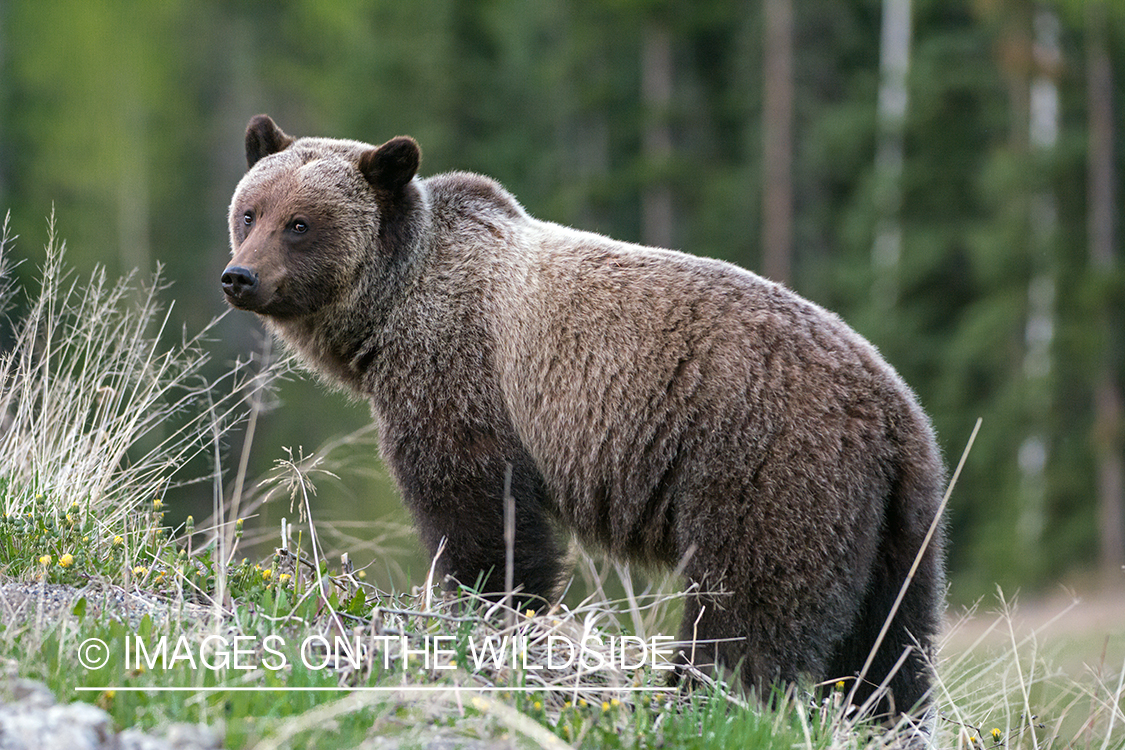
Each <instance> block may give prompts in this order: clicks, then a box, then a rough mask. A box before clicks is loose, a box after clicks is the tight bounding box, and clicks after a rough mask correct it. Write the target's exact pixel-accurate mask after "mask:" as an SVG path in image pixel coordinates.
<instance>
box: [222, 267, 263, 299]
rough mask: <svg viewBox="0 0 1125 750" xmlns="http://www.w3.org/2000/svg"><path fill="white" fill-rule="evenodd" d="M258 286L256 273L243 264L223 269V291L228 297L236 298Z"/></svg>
mask: <svg viewBox="0 0 1125 750" xmlns="http://www.w3.org/2000/svg"><path fill="white" fill-rule="evenodd" d="M257 288H258V274H256V273H254V272H253V271H251V270H250V269H249V268H246V267H244V266H230V267H229V268H227V270H225V271H223V291H224V292H225V293H226V295H227V296H228V297H233V298H235V299H238V298H239V297H245V296H246V295H247V294H251V293H253V292H254V290H255V289H257Z"/></svg>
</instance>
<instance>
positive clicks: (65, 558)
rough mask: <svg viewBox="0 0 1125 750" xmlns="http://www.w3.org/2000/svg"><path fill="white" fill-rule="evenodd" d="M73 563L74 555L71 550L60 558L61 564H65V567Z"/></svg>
mask: <svg viewBox="0 0 1125 750" xmlns="http://www.w3.org/2000/svg"><path fill="white" fill-rule="evenodd" d="M73 564H74V555H72V554H70V553H69V552H67V553H66V554H65V555H63V556H62V557H60V558H59V565H61V566H63V567H64V568H69V567H70V566H71V565H73Z"/></svg>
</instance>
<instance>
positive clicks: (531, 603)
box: [392, 451, 565, 609]
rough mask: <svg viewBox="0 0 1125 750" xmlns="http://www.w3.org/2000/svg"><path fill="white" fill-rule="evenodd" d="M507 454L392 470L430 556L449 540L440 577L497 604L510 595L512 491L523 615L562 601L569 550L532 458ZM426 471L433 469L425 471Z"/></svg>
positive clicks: (515, 569) (515, 572) (515, 567)
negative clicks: (507, 512)
mask: <svg viewBox="0 0 1125 750" xmlns="http://www.w3.org/2000/svg"><path fill="white" fill-rule="evenodd" d="M505 453H506V455H504V454H497V455H491V456H487V457H483V456H481V455H479V454H477V455H473V456H472V460H464V459H462V460H456V459H457V457H452V456H446V457H445V458H446V460H444V461H441V463H440V465H435V462H433V460H432V459H431V461H430V463H429V464H420V463H414V464H412V465H409V466H401V465H399V466H392V469H394V474H395V477H396V479H397V480H398V482H399V486H400V489H401V490H402V493H403V498H404V500H405V502H406V505H407V507H408V508H409V509H410V512H411V514H412V515H413V517H414V520H415V523H416V525H417V528H418V530H419V533H420V535H421V537H422V542H423V543H424V544H425V545H426V548H427V549H428V550H429V552H430V554H431V556H432V555H436V554H437V553H438V547H439V545H440V544H441V541H442V539H444V540H445V546H444V548H442V550H441V554H440V557H438V561H437V569H438V570H439V571H440V572H441V573H442V574H444V575H448V576H451V577H452V578H454V579H455V580H456V581H458V582H459V583H462V584H464V585H467V586H471V587H473V588H475V589H476V590H478V591H479V592H480V593H482V594H485V595H486V596H489V597H490V598H493V599H498V598H499V597H500V596H502V595H503V594H505V593H506V586H505V584H506V568H507V550H508V545H507V544H506V543H505V539H504V497H505V489H507V491H508V493H509V495H510V496H511V498H512V501H513V503H514V507H515V540H514V544H513V546H512V552H513V555H512V558H513V559H512V587H513V590H514V591H515V592H516V593H517V596H516V599H515V602H516V605H517V606H519V607H520V608H521V609H522V608H532V609H540V608H542V607H543V606H544V605H548V604H551V603H553V602H554V600H555V598H556V596H557V594H558V591H559V588H560V585H561V582H562V577H563V558H564V555H565V548H564V547H563V546H562V544H561V543H560V541H559V538H558V536H557V534H556V533H555V529H554V523H553V521H552V518H551V514H550V512H549V505H548V499H547V493H546V488H545V485H544V482H543V479H542V477H541V476H540V474H539V472H538V470H537V469H536V468H535V466H534V464H533V463H532V461H531V459H530V457H528V456H527V455H526V454H522V453H517V454H516V455H512V452H511V451H507V452H505ZM393 463H395V462H392V464H393ZM421 466H428V467H429V468H428V469H427V470H421V471H420V470H419V467H421ZM435 468H436V469H437V470H435Z"/></svg>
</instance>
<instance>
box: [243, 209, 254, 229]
mask: <svg viewBox="0 0 1125 750" xmlns="http://www.w3.org/2000/svg"><path fill="white" fill-rule="evenodd" d="M242 223H243V224H245V225H246V226H250V225H251V224H253V223H254V212H253V211H247V212H246V213H244V214H242Z"/></svg>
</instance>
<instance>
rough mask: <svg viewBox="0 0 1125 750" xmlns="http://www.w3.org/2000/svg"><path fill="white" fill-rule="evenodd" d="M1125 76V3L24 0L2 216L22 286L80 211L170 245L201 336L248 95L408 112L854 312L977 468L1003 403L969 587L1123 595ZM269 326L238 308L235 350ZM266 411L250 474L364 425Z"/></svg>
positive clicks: (637, 223)
mask: <svg viewBox="0 0 1125 750" xmlns="http://www.w3.org/2000/svg"><path fill="white" fill-rule="evenodd" d="M1123 94H1125V3H1122V2H1118V0H1104V1H1102V2H1095V1H1094V0H1091V1H1090V2H1083V1H1082V0H1054V1H1050V2H1047V1H1045V2H1041V3H1036V2H1029V1H1028V0H913V1H912V0H846V1H845V0H816V1H813V0H804V1H802V0H694V1H693V2H672V1H671V0H553V1H548V0H482V1H481V2H466V1H463V0H462V1H460V2H459V1H458V0H412V1H411V2H403V1H401V0H346V1H341V2H327V1H320V2H318V1H315V0H289V1H288V2H257V1H255V0H236V1H232V2H218V0H210V1H207V0H193V1H190V2H189V1H188V0H160V1H158V2H125V1H124V0H110V1H107V2H99V3H92V2H89V0H52V1H51V2H31V1H30V0H15V1H13V0H0V209H3V210H10V211H11V216H12V219H11V222H12V225H13V227H14V231H15V232H16V233H17V234H18V235H19V240H18V241H17V245H16V249H15V251H16V254H17V256H18V257H23V258H26V259H27V262H25V263H23V264H22V265H21V266H20V267H19V269H18V272H19V274H21V275H22V276H23V277H24V280H25V281H32V280H33V279H35V277H36V274H37V273H38V264H39V263H40V262H41V261H42V258H43V254H42V248H43V245H44V244H45V242H46V239H47V232H48V230H47V226H48V221H47V218H48V217H49V216H50V215H51V214H52V212H53V214H54V216H55V217H56V229H57V233H58V235H59V236H60V237H61V238H63V239H65V240H66V242H67V248H68V251H67V258H68V261H69V263H70V264H71V265H73V266H76V267H77V269H79V271H80V273H81V274H82V275H84V274H86V273H88V272H89V271H90V270H92V269H93V268H94V267H95V266H96V265H97V264H103V265H105V266H106V267H108V269H109V271H110V272H111V273H113V274H120V273H125V272H127V271H129V270H130V269H133V268H139V269H140V270H141V272H142V274H151V273H152V272H153V271H154V270H155V269H156V268H157V267H158V265H159V266H162V267H163V269H164V276H165V277H166V278H168V279H170V280H172V281H173V282H174V284H173V285H172V287H171V289H170V290H169V291H167V292H165V298H166V299H167V300H169V301H170V300H173V299H174V300H175V304H174V307H173V310H172V319H173V321H174V322H175V325H173V326H172V327H171V328H172V329H174V330H175V331H177V332H178V330H179V328H180V326H181V325H184V326H186V327H187V329H188V330H189V331H197V330H199V329H200V328H201V327H202V326H203V325H205V324H206V323H207V322H208V321H209V320H210V319H211V318H212V317H213V316H215V315H217V314H219V313H221V312H222V311H223V309H224V303H223V301H222V297H221V293H220V289H219V284H218V277H219V274H220V272H221V270H222V268H223V267H224V265H225V262H226V258H227V253H228V249H227V238H226V212H227V206H228V202H229V199H230V195H231V193H232V192H233V189H234V186H235V184H236V183H237V181H238V179H239V177H240V176H241V174H242V173H243V171H244V170H245V159H244V154H243V145H242V143H243V138H242V135H243V128H244V127H245V124H246V122H247V120H248V119H249V118H250V117H251V116H252V115H254V114H256V113H258V112H268V113H270V114H271V115H273V116H274V118H275V119H276V120H277V121H278V123H279V124H280V125H281V126H282V127H283V128H284V129H285V130H286V131H288V132H289V133H291V134H294V135H325V136H334V137H347V138H355V139H359V140H365V141H368V142H374V143H379V142H382V141H383V140H385V139H387V138H389V137H391V136H394V135H398V134H410V135H413V136H415V137H416V138H417V139H418V141H419V142H420V143H421V145H422V149H423V153H424V156H423V167H422V173H423V174H434V173H437V172H440V171H444V170H449V169H467V170H473V171H479V172H483V173H486V174H489V175H491V176H493V177H495V178H497V179H499V180H500V181H501V182H502V183H503V184H504V185H505V186H507V187H508V188H509V189H510V190H511V191H512V192H513V193H514V194H515V195H516V196H517V197H518V198H519V199H520V200H521V202H522V203H523V204H524V205H525V207H527V208H528V210H529V211H530V212H531V213H532V214H534V215H535V216H538V217H540V218H543V219H549V220H553V221H557V222H560V223H563V224H568V225H573V226H577V227H581V228H584V229H590V230H594V231H598V232H601V233H603V234H607V235H610V236H613V237H616V238H619V239H623V240H629V241H635V242H644V243H648V244H654V245H661V246H668V247H675V248H680V249H684V250H686V251H688V252H692V253H695V254H698V255H705V256H712V257H717V258H723V259H726V260H729V261H732V262H735V263H738V264H740V265H742V266H745V267H747V268H750V269H753V270H756V271H759V272H762V273H764V274H766V275H768V276H770V277H772V278H775V279H778V280H782V281H784V282H786V283H787V284H789V285H790V286H791V287H793V288H794V289H796V290H797V291H798V292H799V293H801V294H802V295H804V296H806V297H809V298H811V299H813V300H814V301H816V302H818V303H820V304H822V305H824V306H826V307H828V308H830V309H832V310H835V311H837V312H839V313H840V314H841V315H842V316H843V317H844V318H845V319H846V320H847V321H849V322H850V323H851V324H852V325H853V326H854V327H855V328H857V329H858V330H859V331H860V332H861V333H862V334H864V335H865V336H867V337H868V338H870V339H871V341H872V342H874V343H875V344H876V345H877V346H878V347H879V348H880V350H881V351H882V352H883V353H884V355H885V356H886V358H887V359H888V360H889V361H890V362H891V363H892V364H894V365H895V367H896V368H898V369H899V371H900V372H901V373H902V375H903V376H904V378H905V379H906V380H907V381H908V382H909V383H910V384H911V385H912V386H913V387H914V389H915V390H916V391H917V392H918V394H919V396H920V398H921V401H922V403H923V404H924V406H925V407H926V409H927V410H928V411H929V413H930V414H931V415H932V417H933V420H934V423H935V426H936V428H937V430H938V433H939V435H940V439H941V443H942V446H943V449H944V450H945V452H946V455H947V457H948V459H949V461H950V462H951V463H952V462H954V461H955V460H956V458H957V456H958V455H959V454H960V452H961V449H962V447H963V446H964V443H965V440H966V439H967V437H968V435H969V433H970V431H971V429H972V426H973V423H974V422H975V420H976V419H977V417H982V418H983V427H982V429H981V433H980V436H979V438H978V439H977V442H976V445H975V447H974V450H973V453H972V455H971V456H970V457H969V460H968V463H967V465H966V468H965V471H964V473H963V475H962V477H961V480H960V482H959V484H958V486H957V488H956V491H955V493H954V495H953V500H952V506H951V511H950V526H949V530H950V540H951V544H950V553H949V563H950V568H951V572H952V580H953V585H952V589H951V593H952V596H953V598H954V600H957V601H968V600H971V599H973V598H974V597H976V596H979V595H981V594H987V593H989V592H991V591H992V590H993V588H994V586H995V585H996V584H1000V585H1002V586H1004V587H1005V589H1011V588H1014V587H1022V588H1024V589H1042V588H1049V587H1051V586H1053V585H1057V583H1059V582H1065V583H1068V584H1072V585H1086V584H1093V583H1097V584H1102V585H1110V586H1114V585H1116V586H1118V587H1121V586H1125V570H1123V569H1122V565H1125V489H1123V479H1122V474H1123V471H1122V462H1123V439H1122V438H1123V432H1122V398H1121V393H1122V388H1123V385H1125V381H1123V374H1122V373H1123V370H1125V343H1123V338H1125V335H1123V328H1125V320H1123V318H1125V315H1123V312H1125V275H1123V273H1122V270H1121V269H1122V264H1121V260H1120V259H1121V257H1122V247H1121V244H1122V232H1121V231H1120V229H1119V227H1118V226H1117V217H1118V215H1119V214H1120V209H1121V206H1122V203H1121V200H1122V195H1123V193H1122V190H1121V187H1122V185H1121V175H1122V173H1123V170H1122V166H1123V159H1125V148H1123V147H1122V146H1123V145H1125V144H1123V141H1122V134H1123V133H1125V119H1123V118H1125V106H1122V105H1123V103H1125V97H1123ZM176 335H178V333H176ZM262 341H263V332H262V329H261V327H260V326H259V325H258V323H257V322H256V320H255V319H254V318H253V317H252V316H249V315H245V314H235V315H228V316H227V317H226V318H225V319H224V320H223V321H222V323H221V324H220V326H219V328H218V329H217V334H216V337H215V340H214V341H213V343H212V350H213V352H214V366H215V367H216V368H217V369H222V368H224V367H228V366H229V365H230V363H231V362H233V361H234V360H235V359H236V358H237V357H242V358H245V357H246V356H248V355H249V354H250V353H252V352H256V351H259V350H261V348H262ZM272 405H273V406H274V407H275V408H272V409H271V410H269V411H268V412H267V413H265V414H263V415H262V417H261V418H260V420H259V422H258V425H257V434H256V436H255V441H254V448H253V457H252V460H251V474H255V473H262V472H266V471H267V470H268V469H269V468H270V466H271V464H272V462H273V461H275V460H276V459H278V458H281V457H283V456H284V453H283V448H284V447H285V446H290V447H293V448H296V447H298V446H302V447H303V448H304V449H305V451H306V452H308V451H309V450H311V449H313V448H315V447H316V446H317V445H319V444H321V443H322V442H323V441H325V440H327V439H329V438H331V437H333V436H338V435H340V434H343V433H346V432H348V431H349V430H352V429H357V428H359V427H361V426H363V425H364V424H366V423H367V421H368V413H367V410H366V407H364V406H362V405H356V404H354V403H350V402H348V401H347V400H346V399H345V398H343V397H342V396H340V395H336V394H331V393H329V392H327V391H326V390H325V389H323V388H321V387H320V386H318V385H316V384H314V383H312V382H310V381H307V380H301V379H297V380H290V381H286V382H283V383H281V384H279V386H278V390H277V392H276V394H275V398H274V400H273V402H272ZM239 447H240V446H239V443H238V441H237V440H234V441H232V445H230V446H229V448H230V451H229V454H233V458H232V457H231V455H228V456H227V458H226V459H225V461H224V471H225V472H226V474H225V478H226V479H227V480H228V481H229V480H230V479H231V475H232V474H233V467H234V466H235V465H236V464H237V451H238V448H239ZM361 463H366V464H367V465H368V466H369V467H373V466H375V462H374V458H369V457H366V456H365V457H363V460H362V461H361ZM211 471H213V468H212V467H210V466H206V465H203V466H198V467H192V468H191V472H194V476H197V477H200V478H201V479H202V480H203V481H200V482H197V483H192V484H188V485H186V486H185V487H182V488H178V489H176V490H175V491H174V492H172V493H171V497H173V498H174V499H173V501H172V502H170V503H169V505H170V506H171V514H170V518H171V519H172V520H175V519H176V518H177V517H178V518H182V517H184V516H186V515H187V514H188V513H195V514H196V515H197V517H200V516H201V515H206V513H207V512H208V511H209V509H210V507H211V502H212V500H211V494H212V483H211V482H210V480H209V479H208V478H207V475H208V473H209V472H211ZM189 473H190V472H189ZM318 502H319V503H320V510H318V513H323V518H322V520H326V521H329V522H336V521H339V522H343V521H364V522H372V523H375V522H380V521H383V520H386V519H397V520H399V521H403V522H405V521H406V515H405V513H404V511H403V510H402V509H401V507H400V504H399V502H398V499H397V497H396V495H395V493H394V490H393V488H392V486H391V484H390V482H389V480H388V479H387V477H386V474H385V472H378V473H377V476H375V478H372V476H371V475H369V474H365V473H362V472H343V473H341V474H340V481H339V482H335V481H331V482H325V483H324V484H323V485H322V486H320V492H319V495H318ZM281 505H283V506H284V507H277V508H270V507H267V508H266V509H265V511H264V515H263V517H262V518H260V519H257V520H256V521H255V523H257V524H259V525H260V526H262V527H265V526H268V524H269V523H272V522H273V520H276V519H277V518H279V517H280V516H281V515H286V514H287V513H288V504H287V503H282V504H281ZM370 528H374V526H371V527H370ZM370 528H369V529H368V530H366V531H365V530H364V529H363V528H359V529H355V530H352V531H349V533H350V534H352V535H353V536H354V537H355V538H356V539H357V540H362V539H364V538H365V536H369V535H370V534H372V533H374V532H373V531H371V530H370ZM359 546H360V547H362V545H359ZM403 549H404V550H411V549H412V545H411V544H406V545H404V547H403ZM404 554H405V555H406V558H405V559H406V560H407V562H405V563H403V564H405V565H406V566H407V567H408V568H411V569H412V570H413V577H414V578H415V579H419V580H420V578H421V577H422V576H423V575H424V567H422V566H424V565H425V562H424V561H423V560H422V558H421V557H420V556H419V554H418V553H417V552H416V551H415V552H404ZM390 568H391V566H390V565H389V564H386V562H385V561H376V565H375V566H374V567H373V570H375V571H376V572H377V573H378V572H379V571H382V570H389V569H390ZM413 582H414V583H417V582H418V580H415V581H413Z"/></svg>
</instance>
